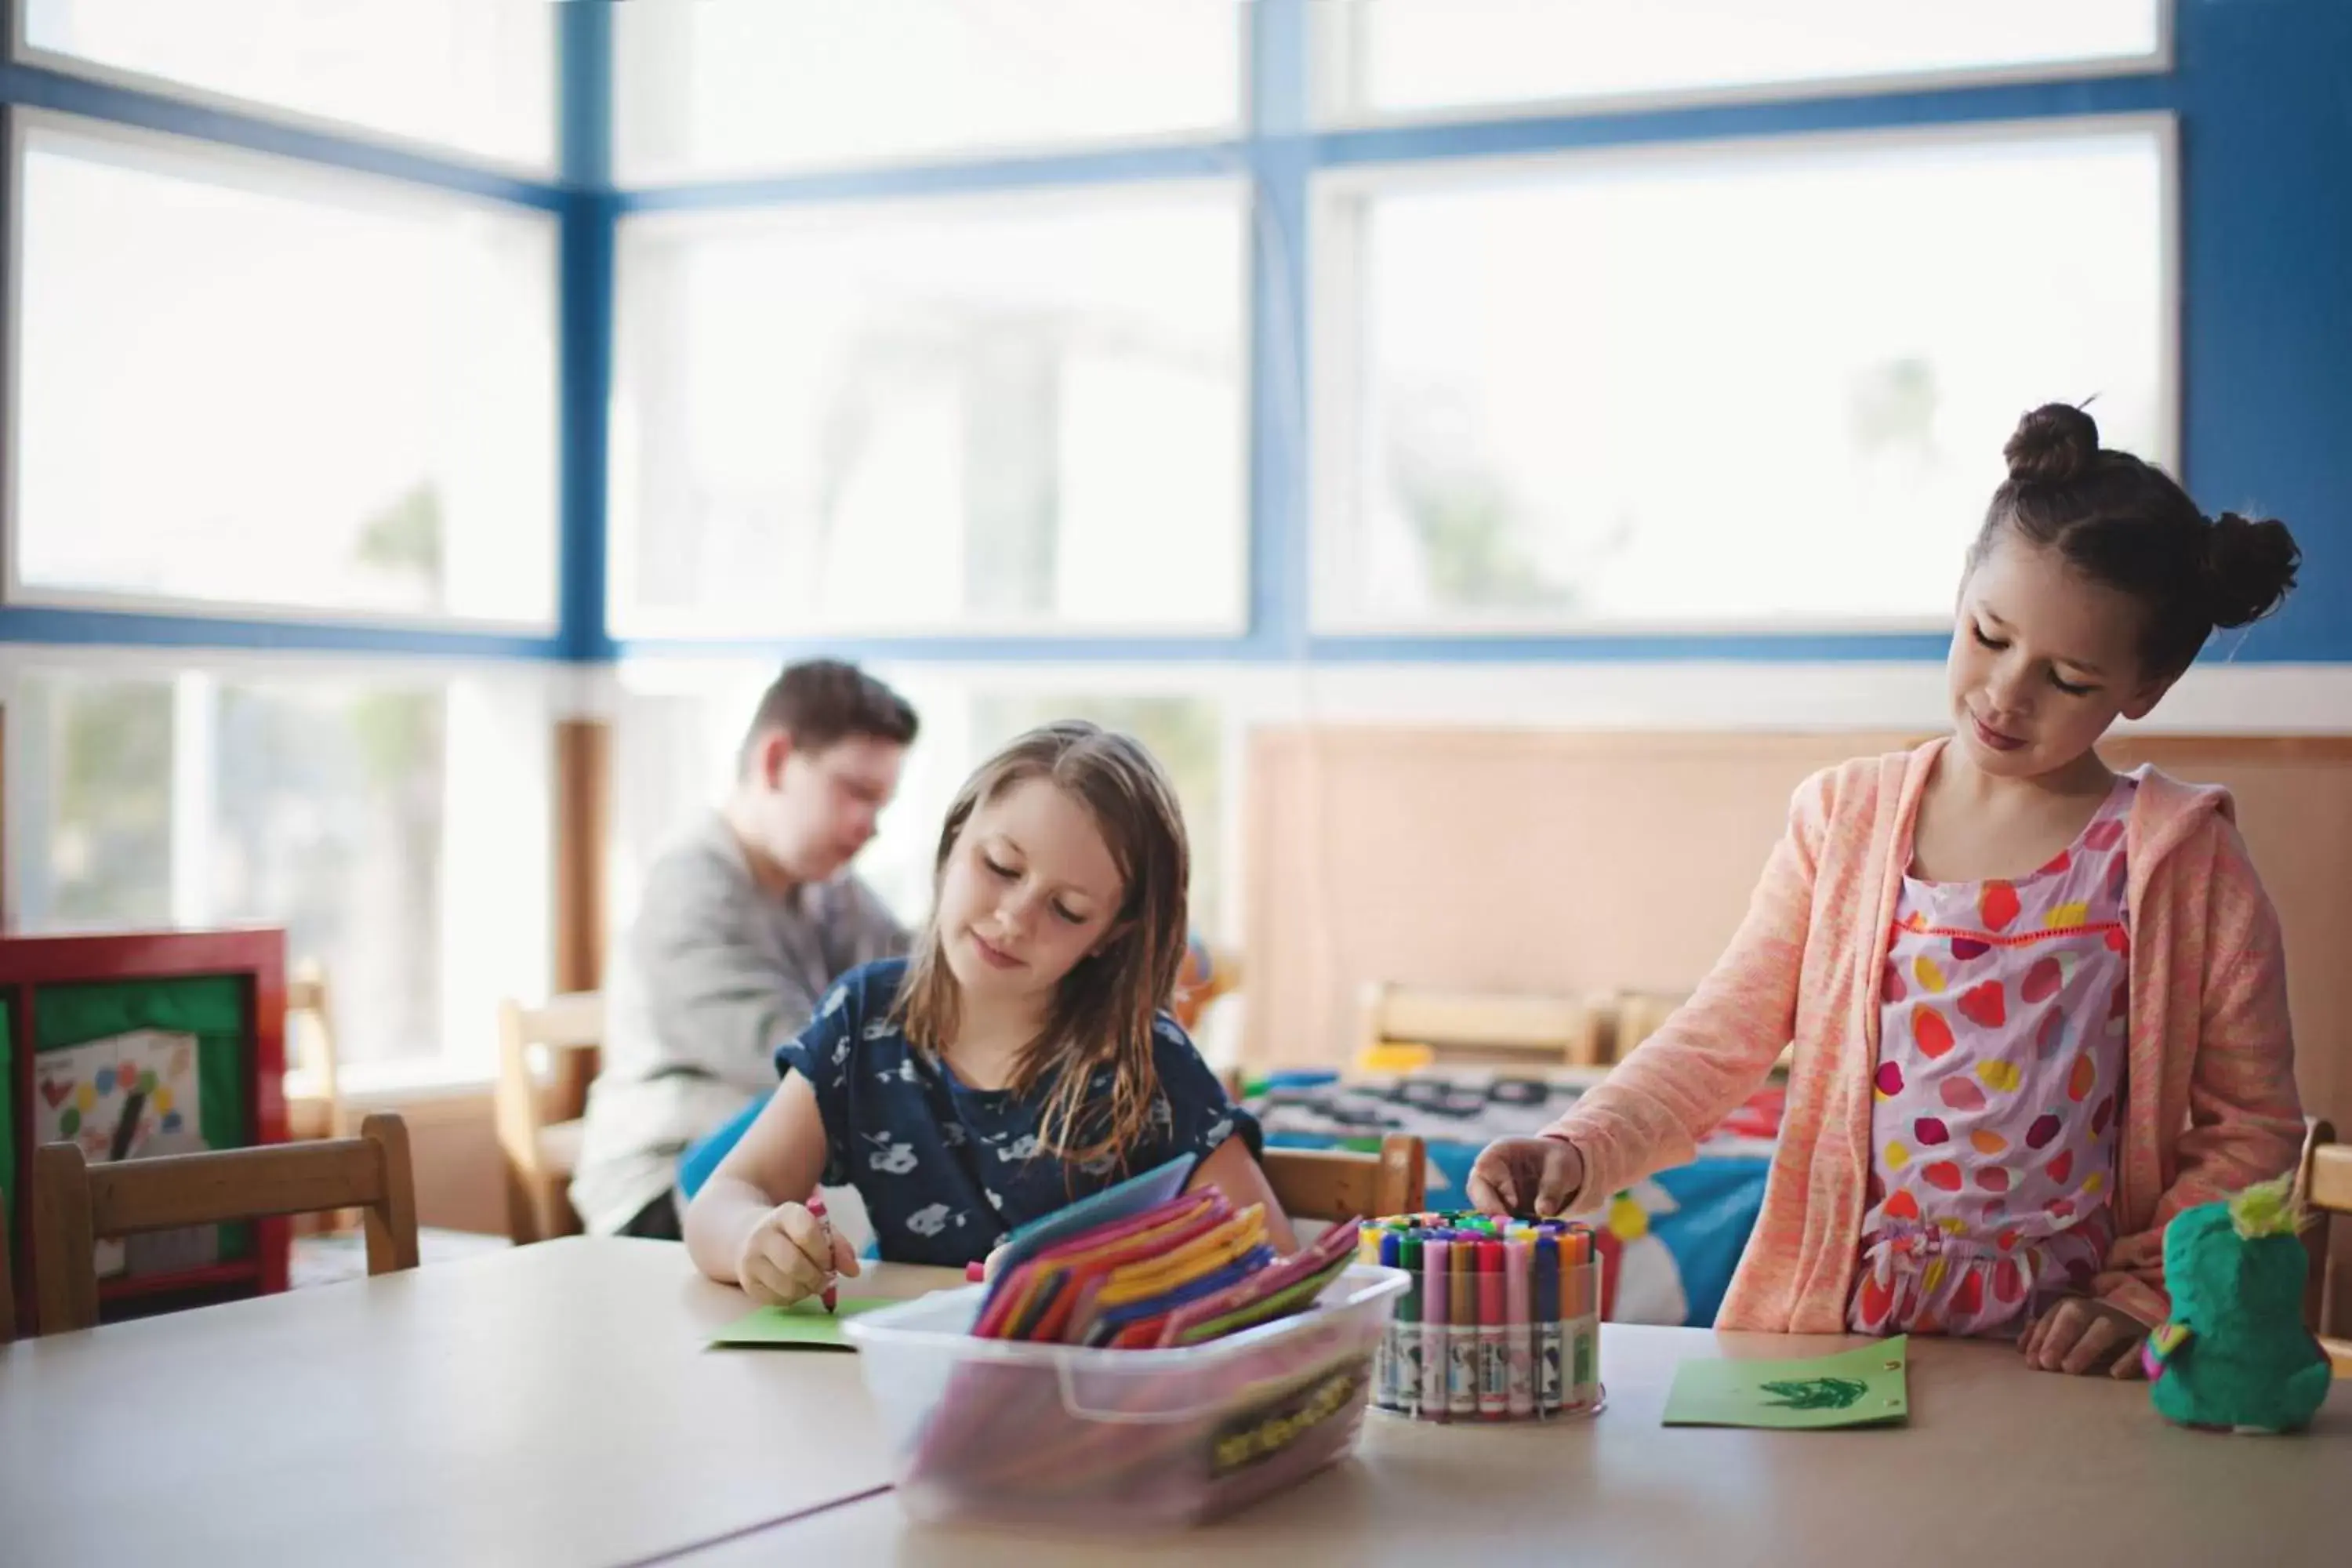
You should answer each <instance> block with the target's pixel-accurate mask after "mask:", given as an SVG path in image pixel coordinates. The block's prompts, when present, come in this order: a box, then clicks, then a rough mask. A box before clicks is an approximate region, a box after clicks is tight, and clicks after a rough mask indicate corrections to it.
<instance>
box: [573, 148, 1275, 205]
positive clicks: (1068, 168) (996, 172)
mask: <svg viewBox="0 0 2352 1568" xmlns="http://www.w3.org/2000/svg"><path fill="white" fill-rule="evenodd" d="M1246 163H1247V145H1246V143H1244V142H1234V141H1219V142H1187V143H1183V144H1181V145H1176V146H1166V147H1129V148H1116V149H1109V150H1106V151H1103V152H1097V153H1049V154H1038V155H1034V156H1017V157H1009V158H991V159H981V160H974V161H971V162H968V163H908V164H891V165H885V166H877V167H875V168H870V169H855V170H846V169H843V170H829V171H826V172H824V173H815V174H769V175H761V176H759V177H757V178H753V179H741V180H708V181H701V182H698V183H696V184H687V185H654V186H646V187H644V188H642V189H635V190H623V191H618V192H615V193H614V194H615V195H616V196H617V198H618V199H619V202H620V207H621V211H623V212H624V213H638V212H680V211H684V212H701V211H709V210H714V209H717V210H726V209H730V208H736V207H767V206H781V205H792V204H795V203H803V202H831V201H845V200H858V201H866V200H872V199H874V198H876V197H882V196H929V195H954V194H964V193H972V192H982V191H1010V190H1025V189H1029V188H1032V187H1036V186H1049V187H1054V188H1056V189H1060V188H1066V187H1071V186H1087V185H1109V184H1139V183H1143V182H1149V181H1154V180H1198V179H1204V178H1216V177H1218V176H1229V175H1232V174H1235V173H1236V172H1238V171H1239V170H1241V169H1242V168H1244V166H1245V165H1246Z"/></svg>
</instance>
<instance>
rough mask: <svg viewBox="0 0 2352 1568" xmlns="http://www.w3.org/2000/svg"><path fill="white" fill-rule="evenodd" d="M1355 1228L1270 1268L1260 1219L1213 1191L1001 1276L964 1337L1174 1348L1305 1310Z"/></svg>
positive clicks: (1087, 1235) (1101, 1231)
mask: <svg viewBox="0 0 2352 1568" xmlns="http://www.w3.org/2000/svg"><path fill="white" fill-rule="evenodd" d="M1354 1250H1355V1227H1354V1226H1335V1227H1334V1228H1333V1229H1332V1230H1331V1231H1329V1232H1327V1233H1326V1235H1325V1236H1324V1237H1323V1238H1322V1239H1321V1240H1320V1241H1318V1244H1317V1245H1316V1246H1314V1247H1308V1248H1307V1249H1306V1250H1304V1251H1302V1252H1299V1253H1297V1255H1296V1256H1294V1257H1291V1258H1283V1259H1279V1260H1277V1259H1276V1257H1275V1254H1274V1249H1273V1247H1271V1246H1270V1245H1269V1244H1268V1241H1267V1238H1266V1224H1265V1209H1264V1208H1263V1207H1261V1206H1259V1205H1255V1204H1253V1205H1250V1206H1249V1207H1247V1208H1244V1209H1235V1208H1234V1206H1233V1205H1232V1204H1231V1203H1230V1202H1228V1201H1227V1199H1226V1198H1225V1196H1224V1194H1223V1193H1221V1192H1219V1191H1217V1190H1216V1189H1215V1188H1213V1187H1207V1188H1202V1189H1201V1190H1199V1191H1195V1192H1190V1193H1185V1194H1180V1195H1178V1196H1176V1197H1173V1198H1170V1199H1168V1200H1166V1201H1164V1202H1161V1203H1158V1204H1154V1205H1150V1207H1147V1208H1144V1209H1142V1210H1141V1211H1139V1212H1138V1213H1135V1214H1132V1215H1126V1216H1124V1217H1120V1218H1117V1219H1112V1220H1108V1221H1107V1222H1105V1223H1104V1224H1101V1225H1099V1226H1094V1227H1092V1228H1089V1229H1087V1230H1084V1231H1081V1232H1079V1233H1077V1234H1076V1235H1074V1236H1070V1237H1066V1238H1065V1239H1063V1240H1060V1241H1057V1242H1055V1243H1054V1244H1052V1245H1050V1246H1047V1247H1044V1248H1042V1249H1040V1250H1039V1251H1037V1252H1035V1253H1034V1254H1032V1255H1031V1256H1029V1257H1027V1258H1024V1259H1022V1260H1021V1261H1020V1262H1018V1263H1017V1264H1014V1265H1013V1266H1012V1267H1010V1268H1007V1269H1006V1270H1005V1271H1004V1272H1003V1274H1001V1275H1000V1276H999V1277H998V1278H997V1279H996V1281H995V1282H994V1284H993V1286H992V1288H991V1289H990V1291H989V1293H988V1295H987V1297H986V1298H985V1300H984V1301H983V1303H982V1307H981V1311H980V1316H979V1318H978V1320H977V1321H975V1322H974V1324H973V1326H972V1332H973V1333H974V1334H976V1335H978V1336H980V1337H981V1338H982V1339H999V1340H1024V1341H1028V1342H1033V1343H1047V1344H1067V1345H1083V1346H1087V1347H1088V1348H1091V1349H1097V1350H1171V1349H1176V1348H1180V1347H1182V1346H1186V1345H1196V1344H1201V1343H1203V1342H1207V1341H1210V1340H1213V1339H1219V1338H1222V1337H1223V1336H1224V1335H1227V1334H1232V1333H1237V1332H1239V1331H1242V1330H1244V1329H1248V1328H1254V1327H1255V1326H1256V1325H1258V1324H1260V1323H1265V1322H1271V1321H1275V1320H1276V1319H1279V1318H1285V1317H1288V1316H1290V1315H1291V1314H1293V1313H1296V1312H1299V1311H1303V1310H1306V1309H1307V1307H1309V1306H1311V1305H1313V1304H1314V1301H1315V1299H1316V1298H1317V1297H1318V1296H1319V1295H1320V1294H1322V1291H1323V1289H1324V1287H1325V1286H1327V1285H1328V1284H1329V1283H1330V1282H1331V1281H1332V1280H1333V1279H1336V1278H1338V1276H1339V1272H1340V1270H1342V1269H1343V1268H1346V1267H1347V1266H1348V1263H1349V1258H1350V1256H1351V1254H1352V1253H1353V1252H1354Z"/></svg>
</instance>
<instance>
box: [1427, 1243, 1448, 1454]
mask: <svg viewBox="0 0 2352 1568" xmlns="http://www.w3.org/2000/svg"><path fill="white" fill-rule="evenodd" d="M1452 1251H1453V1243H1451V1242H1449V1241H1447V1240H1445V1239H1444V1237H1441V1236H1432V1237H1430V1238H1429V1239H1428V1240H1427V1241H1425V1242H1423V1244H1422V1249H1421V1256H1422V1259H1423V1262H1422V1278H1423V1280H1424V1281H1425V1282H1426V1288H1425V1289H1423V1293H1422V1301H1421V1322H1422V1329H1421V1358H1422V1359H1421V1408H1422V1414H1423V1415H1426V1416H1428V1417H1429V1418H1430V1419H1432V1420H1436V1421H1444V1420H1446V1419H1448V1418H1449V1416H1450V1414H1451V1411H1452V1402H1451V1401H1450V1399H1449V1398H1448V1397H1447V1393H1448V1389H1449V1388H1450V1386H1451V1384H1450V1383H1449V1380H1448V1377H1447V1373H1446V1368H1447V1366H1448V1364H1449V1363H1450V1362H1451V1360H1452V1357H1453V1353H1454V1339H1453V1335H1452V1333H1451V1332H1450V1331H1449V1329H1448V1326H1447V1323H1446V1317H1447V1314H1448V1311H1449V1310H1450V1309H1451V1308H1452V1306H1453V1300H1454V1285H1453V1270H1452V1268H1451V1267H1450V1265H1451V1263H1452V1261H1453V1260H1452V1258H1451V1257H1450V1256H1449V1255H1450V1254H1451V1253H1452Z"/></svg>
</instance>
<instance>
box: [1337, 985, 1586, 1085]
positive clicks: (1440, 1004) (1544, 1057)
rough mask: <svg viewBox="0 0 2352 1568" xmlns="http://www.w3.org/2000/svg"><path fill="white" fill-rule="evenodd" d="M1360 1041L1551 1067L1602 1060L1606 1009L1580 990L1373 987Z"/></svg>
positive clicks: (1440, 1059)
mask: <svg viewBox="0 0 2352 1568" xmlns="http://www.w3.org/2000/svg"><path fill="white" fill-rule="evenodd" d="M1362 1016H1363V1026H1362V1031H1361V1037H1360V1049H1362V1050H1363V1051H1365V1052H1367V1053H1373V1052H1379V1051H1381V1050H1383V1049H1386V1048H1391V1047H1403V1046H1419V1047H1423V1048H1424V1049H1425V1050H1427V1052H1428V1053H1429V1059H1430V1060H1431V1061H1432V1062H1433V1063H1436V1064H1440V1065H1447V1066H1451V1065H1456V1064H1469V1065H1491V1066H1497V1067H1518V1068H1546V1067H1557V1066H1560V1065H1562V1064H1566V1065H1569V1066H1575V1067H1591V1066H1596V1065H1598V1064H1599V1063H1600V1062H1601V1059H1602V1058H1601V1035H1602V1016H1601V1011H1600V1010H1598V1009H1596V1008H1594V1007H1593V1006H1591V1005H1590V1004H1588V1003H1586V1002H1585V1001H1583V1000H1582V999H1580V998H1578V997H1573V996H1544V995H1535V994H1515V993H1505V992H1472V991H1424V990H1421V989H1419V988H1416V987H1412V986H1405V985H1393V984H1376V985H1372V986H1369V987H1367V988H1366V989H1365V992H1364V996H1363V1008H1362Z"/></svg>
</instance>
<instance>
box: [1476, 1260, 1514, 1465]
mask: <svg viewBox="0 0 2352 1568" xmlns="http://www.w3.org/2000/svg"><path fill="white" fill-rule="evenodd" d="M1508 1305H1509V1292H1508V1290H1507V1282H1506V1280H1505V1278H1504V1273H1503V1244H1502V1243H1501V1242H1499V1241H1482V1242H1480V1243H1479V1244H1478V1417H1479V1419H1480V1420H1482V1421H1500V1420H1501V1419H1503V1417H1504V1416H1506V1415H1509V1414H1510V1407H1511V1376H1510V1364H1511V1363H1510V1357H1509V1353H1508V1352H1507V1349H1506V1346H1507V1343H1508V1337H1507V1334H1506V1332H1505V1330H1506V1327H1507V1325H1506V1322H1505V1315H1506V1312H1507V1308H1508Z"/></svg>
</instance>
